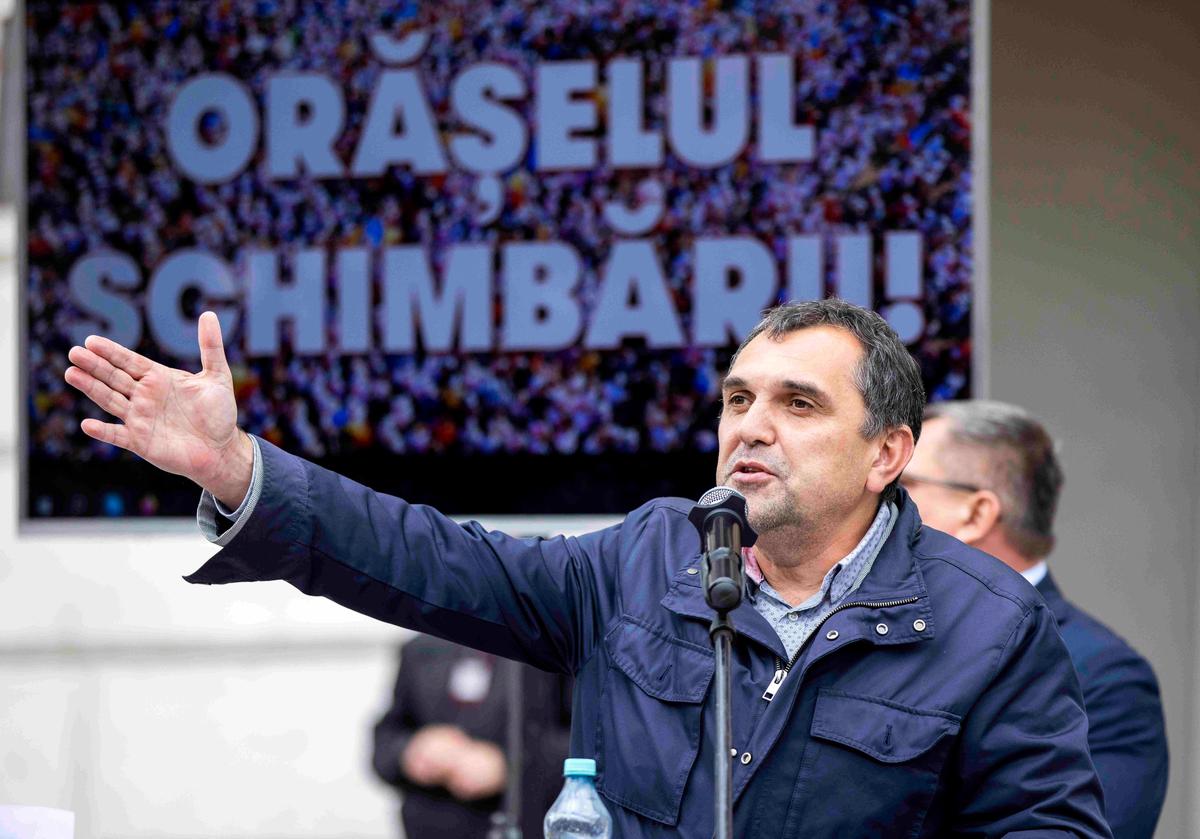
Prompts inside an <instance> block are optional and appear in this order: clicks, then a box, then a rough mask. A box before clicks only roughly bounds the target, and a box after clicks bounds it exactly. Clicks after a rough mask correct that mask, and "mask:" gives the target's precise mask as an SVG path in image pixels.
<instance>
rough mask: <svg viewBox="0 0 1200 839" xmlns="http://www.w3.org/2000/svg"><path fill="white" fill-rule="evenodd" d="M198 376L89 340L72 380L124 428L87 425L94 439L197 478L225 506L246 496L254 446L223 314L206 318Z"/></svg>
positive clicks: (78, 354)
mask: <svg viewBox="0 0 1200 839" xmlns="http://www.w3.org/2000/svg"><path fill="white" fill-rule="evenodd" d="M198 332H199V339H200V363H201V367H202V369H201V371H200V372H199V373H188V372H185V371H183V370H174V369H172V368H170V367H165V366H163V365H162V364H159V363H157V362H154V361H151V360H150V359H148V358H146V357H145V356H143V355H139V354H138V353H135V352H133V351H132V350H129V349H126V348H125V347H123V346H121V345H120V344H118V343H115V342H114V341H110V340H108V339H107V338H101V337H99V336H96V335H92V336H89V337H88V339H87V340H86V341H84V346H82V347H71V351H70V352H69V353H68V354H67V357H68V358H69V359H70V360H71V363H72V364H73V365H74V366H73V367H69V368H67V372H66V380H67V383H68V384H70V385H71V386H72V387H74V388H77V389H78V390H80V391H82V392H83V393H84V394H85V395H86V396H87V397H88V398H89V399H91V400H92V401H93V402H95V403H96V404H97V405H98V406H100V408H102V409H103V410H105V411H107V412H108V413H110V414H112V415H113V416H114V417H116V418H117V419H118V420H120V422H101V421H100V420H96V419H85V420H84V421H83V423H82V424H81V425H82V428H83V432H84V433H85V434H87V435H88V436H89V437H94V438H96V439H97V440H102V441H104V442H105V443H112V444H113V445H114V446H120V447H121V448H123V449H128V450H129V451H131V452H133V453H134V454H136V455H139V456H140V457H142V458H144V459H145V460H148V461H149V462H150V463H152V464H154V465H155V466H157V467H158V468H159V469H163V470H165V471H167V472H172V473H174V474H176V475H183V476H184V477H187V478H191V479H192V480H193V481H195V482H196V483H198V484H199V485H200V486H202V487H204V488H205V489H207V490H208V491H209V492H211V493H212V494H213V495H214V496H216V498H217V500H218V501H220V502H221V503H222V504H224V505H226V506H227V507H237V506H238V505H239V504H241V503H242V499H243V498H245V496H246V491H247V490H248V489H249V487H250V479H251V476H252V474H253V470H254V448H253V444H252V443H251V442H250V438H249V437H248V436H247V435H246V434H245V433H244V432H242V431H241V430H240V429H239V428H238V427H237V402H236V400H235V399H234V396H233V377H232V376H231V375H230V373H229V364H228V363H227V362H226V361H225V345H224V344H223V343H222V342H221V325H220V323H219V322H218V321H217V316H216V315H215V314H213V313H212V312H205V313H204V314H202V315H201V316H200V324H199V328H198Z"/></svg>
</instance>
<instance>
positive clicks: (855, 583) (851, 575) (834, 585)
mask: <svg viewBox="0 0 1200 839" xmlns="http://www.w3.org/2000/svg"><path fill="white" fill-rule="evenodd" d="M896 512H897V510H896V505H895V504H893V503H892V502H891V501H889V502H887V503H886V504H880V505H879V511H878V512H876V513H875V520H874V521H872V522H871V526H870V527H869V528H867V532H866V533H865V534H863V537H862V539H860V540H859V542H858V544H857V545H855V546H854V550H852V551H850V553H848V554H846V555H845V556H844V557H842V558H841V559H840V560H838V562H837V563H836V564H835V565H834V566H833V567H832V568H830V569H829V571H828V572H827V573H826V574H825V579H824V580H822V581H821V589H820V591H818V592H817V594H816V595H814V597H815V596H818V595H819V596H821V597H824V595H825V592H826V591H828V592H829V596H830V600H831V601H832V602H834V603H836V602H838V601H839V600H841V599H842V598H843V597H845V596H846V595H847V594H849V593H850V592H852V591H854V590H855V589H856V588H858V587H859V585H860V584H861V583H862V581H863V578H864V577H866V575H867V572H868V571H870V570H871V565H872V563H873V562H874V560H875V557H876V555H878V553H879V549H880V548H881V547H883V543H884V542H886V541H887V537H888V535H889V534H891V532H892V524H893V523H894V522H895V520H896ZM742 558H743V559H744V561H745V565H746V576H747V577H749V578H750V579H751V580H753V581H754V582H755V584H757V585H760V586H761V585H763V583H764V580H765V579H766V578H765V577H764V576H763V572H762V567H761V566H760V565H759V564H758V554H757V553H756V552H755V550H754V548H742Z"/></svg>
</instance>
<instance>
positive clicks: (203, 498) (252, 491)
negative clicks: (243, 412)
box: [196, 435, 263, 547]
mask: <svg viewBox="0 0 1200 839" xmlns="http://www.w3.org/2000/svg"><path fill="white" fill-rule="evenodd" d="M250 442H251V443H252V444H253V445H254V471H253V472H252V473H251V476H250V488H249V489H248V490H246V497H245V498H243V499H242V503H241V504H239V505H238V508H237V509H236V510H229V509H228V508H227V507H226V506H225V505H224V504H222V503H221V502H220V501H218V500H217V499H216V498H215V497H214V496H213V494H212V493H211V492H209V491H208V490H204V492H203V493H202V494H201V495H200V506H199V507H197V508H196V524H197V525H198V526H199V527H200V532H201V533H203V534H204V538H205V539H207V540H208V541H210V542H212V543H213V544H214V545H220V546H221V547H224V546H225V545H228V544H229V543H230V542H231V541H233V538H234V537H235V536H237V534H238V533H239V532H240V531H241V529H242V527H243V526H244V525H245V524H246V521H247V520H248V519H249V518H250V516H251V515H253V513H254V508H255V507H256V506H257V505H258V498H259V496H260V495H261V494H262V485H263V476H262V473H263V469H262V449H261V448H260V447H259V445H258V438H257V437H255V436H253V435H251V436H250Z"/></svg>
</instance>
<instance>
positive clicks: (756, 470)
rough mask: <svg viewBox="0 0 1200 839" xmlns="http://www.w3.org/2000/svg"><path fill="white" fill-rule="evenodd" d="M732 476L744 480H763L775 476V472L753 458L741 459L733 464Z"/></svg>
mask: <svg viewBox="0 0 1200 839" xmlns="http://www.w3.org/2000/svg"><path fill="white" fill-rule="evenodd" d="M730 477H732V478H737V479H740V480H743V481H763V480H766V479H768V478H773V477H775V473H774V472H772V471H771V470H770V469H768V468H767V467H766V466H765V465H763V464H762V463H758V462H757V461H753V460H739V461H738V462H737V463H735V464H733V471H732V472H730Z"/></svg>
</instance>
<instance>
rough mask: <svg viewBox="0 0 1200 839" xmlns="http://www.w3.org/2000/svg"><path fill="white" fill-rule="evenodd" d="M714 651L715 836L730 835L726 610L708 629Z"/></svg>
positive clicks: (728, 837)
mask: <svg viewBox="0 0 1200 839" xmlns="http://www.w3.org/2000/svg"><path fill="white" fill-rule="evenodd" d="M708 635H709V638H711V639H712V643H713V651H714V652H715V654H716V673H715V674H714V677H715V683H716V691H717V695H716V699H717V743H716V750H715V753H714V761H715V767H714V768H715V770H716V772H715V774H714V777H715V779H716V790H715V794H714V796H713V802H714V807H715V811H714V812H715V815H716V834H715V835H716V839H732V837H733V759H732V753H733V708H732V702H731V699H730V690H729V671H730V658H731V655H732V650H733V622H732V621H731V620H730V619H729V614H728V613H727V612H718V613H717V616H716V617H715V618H713V622H712V626H710V627H709V630H708Z"/></svg>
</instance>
